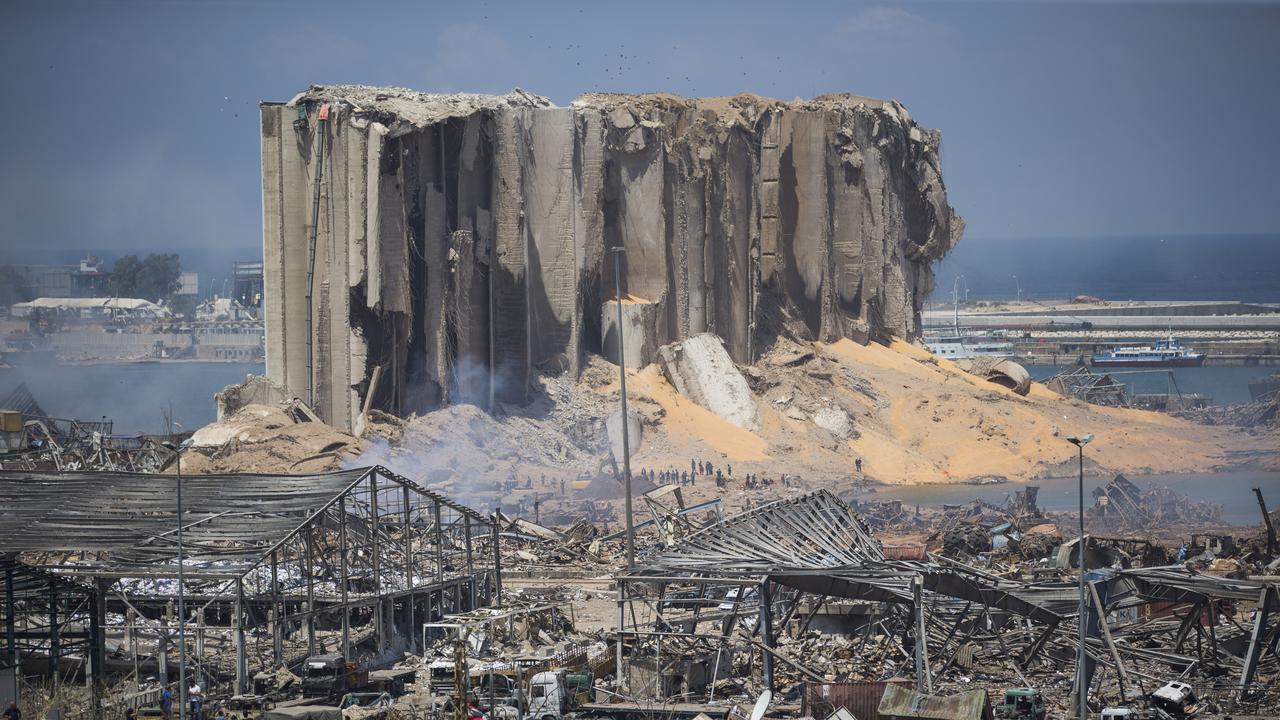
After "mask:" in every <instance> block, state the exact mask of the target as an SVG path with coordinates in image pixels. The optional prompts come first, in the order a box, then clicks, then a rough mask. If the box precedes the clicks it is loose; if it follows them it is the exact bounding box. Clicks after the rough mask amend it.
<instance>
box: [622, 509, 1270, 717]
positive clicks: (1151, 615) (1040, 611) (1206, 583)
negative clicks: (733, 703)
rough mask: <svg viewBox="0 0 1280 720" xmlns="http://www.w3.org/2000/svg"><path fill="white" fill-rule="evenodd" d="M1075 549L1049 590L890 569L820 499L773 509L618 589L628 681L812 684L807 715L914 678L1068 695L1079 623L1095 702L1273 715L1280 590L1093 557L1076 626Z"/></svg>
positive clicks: (900, 563) (666, 694)
mask: <svg viewBox="0 0 1280 720" xmlns="http://www.w3.org/2000/svg"><path fill="white" fill-rule="evenodd" d="M1067 547H1068V561H1069V562H1070V564H1071V566H1069V567H1063V568H1059V572H1058V573H1055V575H1060V576H1061V577H1054V578H1053V579H1046V578H1043V577H1042V578H1031V579H1025V578H1023V577H1020V576H1018V575H1016V574H1015V575H1012V576H1011V575H1010V574H1009V573H999V574H997V573H996V572H995V571H993V570H986V569H982V568H979V567H976V566H973V565H969V564H966V563H963V562H960V561H958V560H955V559H952V558H949V557H944V556H942V555H935V554H930V555H928V556H927V557H924V558H923V559H920V560H897V559H890V558H888V557H886V555H885V553H884V551H883V550H882V547H881V544H880V542H879V541H878V540H876V538H875V537H874V536H873V535H872V534H871V533H870V531H869V529H868V527H867V525H866V524H865V522H864V520H863V519H862V518H861V517H860V516H859V515H858V514H857V513H856V512H854V511H853V510H852V509H851V508H849V507H848V506H847V505H845V504H844V503H843V502H841V501H840V500H839V499H837V498H836V497H834V496H833V495H830V494H829V493H826V492H825V491H819V492H815V493H809V494H806V495H802V496H799V497H796V498H793V499H789V500H782V501H778V502H775V503H771V504H769V505H766V506H764V507H761V508H758V509H756V510H752V511H749V512H746V513H743V514H741V515H738V516H735V517H732V518H729V519H727V520H724V521H721V522H718V523H716V524H713V525H711V526H708V527H706V528H704V529H702V530H701V531H699V532H697V533H695V534H693V535H691V536H689V537H687V538H686V539H685V540H684V541H682V542H680V543H678V544H675V545H673V546H672V547H670V548H667V549H665V550H662V551H660V552H658V553H657V554H656V555H655V556H654V557H652V558H650V559H649V560H648V561H647V562H645V563H643V564H642V565H640V566H639V567H638V568H637V569H636V570H635V571H633V572H629V573H622V574H620V575H619V576H618V577H617V581H618V603H619V611H618V628H617V630H618V632H617V635H616V643H617V648H616V649H617V658H618V662H619V663H620V664H621V665H622V667H623V668H624V669H623V673H622V677H621V678H620V679H621V683H620V686H621V687H622V688H624V689H623V690H622V692H624V693H625V694H629V695H632V696H639V697H646V698H651V699H653V700H655V701H669V700H670V699H671V698H673V697H677V696H686V697H687V696H690V695H692V696H698V697H709V698H715V697H716V696H718V695H721V696H723V695H728V696H734V695H737V694H740V693H742V692H744V691H746V692H748V693H749V694H754V693H758V692H761V691H762V690H766V689H767V690H770V691H774V692H776V693H778V697H781V698H783V699H785V698H791V699H793V700H794V699H799V698H798V697H797V694H798V693H800V692H801V691H802V690H804V689H805V688H807V690H805V694H806V698H807V699H806V700H805V702H806V703H807V704H809V705H812V704H813V703H814V702H815V698H814V697H809V696H808V695H807V693H808V692H809V691H817V692H819V693H827V694H829V693H830V686H831V684H833V683H834V684H837V685H839V684H842V683H843V684H848V683H850V682H852V683H853V684H854V685H859V684H862V685H866V686H868V689H871V688H874V690H875V692H876V693H877V694H876V697H875V699H876V700H879V698H880V695H879V694H878V693H882V692H883V683H884V681H886V680H889V679H892V678H902V677H906V678H912V679H913V681H914V688H915V691H916V692H918V693H922V694H925V695H929V694H933V693H942V694H949V693H953V692H959V691H963V690H970V689H972V688H973V686H972V685H970V683H971V682H977V681H979V679H980V678H985V679H986V681H987V683H991V682H998V681H999V680H1001V679H1004V680H1006V681H1007V682H1008V681H1010V680H1011V681H1012V684H1015V685H1020V686H1025V687H1028V688H1031V687H1034V688H1039V690H1040V691H1042V692H1044V693H1045V696H1046V699H1052V700H1054V701H1059V700H1064V699H1065V697H1067V695H1066V690H1067V687H1066V686H1067V685H1068V684H1070V683H1071V678H1070V676H1069V675H1066V674H1064V673H1063V668H1071V667H1073V666H1074V658H1075V652H1076V648H1077V647H1078V640H1077V638H1078V633H1079V627H1080V625H1079V624H1080V622H1082V621H1083V622H1084V624H1085V631H1086V636H1087V638H1088V639H1087V642H1086V652H1087V659H1086V675H1085V677H1086V682H1087V683H1088V684H1089V685H1090V687H1091V690H1090V697H1091V702H1097V703H1098V704H1099V706H1101V705H1102V704H1104V703H1105V702H1112V703H1116V704H1124V703H1132V702H1134V701H1137V700H1141V699H1142V698H1143V697H1145V696H1147V695H1149V694H1150V693H1151V691H1153V690H1155V689H1156V688H1158V687H1160V686H1161V685H1162V684H1164V683H1165V682H1167V681H1169V680H1171V679H1175V678H1176V679H1178V680H1185V681H1187V682H1190V683H1192V684H1193V685H1195V686H1196V687H1197V689H1198V691H1199V692H1200V696H1201V699H1202V700H1206V701H1208V702H1210V703H1212V704H1213V705H1214V706H1217V707H1220V708H1227V707H1234V708H1236V709H1237V711H1242V712H1243V711H1255V712H1256V711H1259V707H1260V706H1261V707H1262V708H1264V709H1265V708H1274V705H1275V703H1276V698H1275V697H1267V698H1265V699H1264V698H1263V697H1262V696H1263V695H1269V693H1268V692H1267V690H1266V688H1267V686H1268V683H1260V682H1257V680H1258V677H1259V673H1266V674H1267V675H1268V676H1271V675H1274V674H1275V672H1276V670H1277V667H1278V665H1277V661H1278V660H1280V657H1278V656H1277V654H1276V643H1277V634H1278V633H1280V622H1277V620H1280V618H1277V617H1276V614H1275V613H1276V610H1277V609H1280V605H1278V604H1277V603H1278V601H1280V598H1277V590H1278V587H1277V585H1276V583H1275V582H1274V581H1272V580H1264V581H1259V580H1243V579H1229V578H1225V577H1218V576H1215V575H1209V574H1199V573H1196V572H1194V571H1191V570H1189V569H1188V568H1187V567H1185V566H1182V565H1174V566H1158V567H1140V566H1134V567H1129V568H1127V569H1119V568H1115V567H1109V566H1107V565H1106V564H1105V563H1106V562H1107V561H1108V560H1109V559H1110V558H1109V556H1107V555H1106V554H1105V553H1102V552H1096V553H1095V551H1094V550H1095V549H1094V547H1093V546H1092V545H1090V549H1089V552H1087V553H1086V563H1085V564H1086V568H1085V570H1086V578H1085V579H1086V588H1087V595H1086V597H1087V603H1086V610H1085V617H1084V618H1083V619H1082V618H1080V617H1079V614H1078V611H1077V607H1078V606H1077V603H1078V599H1079V598H1078V595H1077V587H1076V582H1075V581H1074V580H1073V579H1071V580H1069V579H1068V578H1069V576H1070V575H1073V574H1075V573H1077V572H1079V569H1078V568H1079V564H1080V562H1079V559H1078V556H1079V553H1078V550H1076V549H1075V548H1076V547H1078V546H1075V547H1072V546H1070V545H1068V546H1067ZM1095 555H1096V557H1095ZM1104 558H1106V559H1105V560H1104ZM624 658H628V659H629V662H627V663H624V662H623V659H624ZM628 672H629V673H630V675H628V674H627V673H628ZM1104 676H1105V677H1104ZM985 684H986V683H984V685H985ZM824 687H825V688H827V689H826V690H823V688H824ZM979 687H982V685H980V686H979ZM1071 693H1072V694H1071V695H1070V697H1076V693H1077V691H1076V689H1075V688H1074V687H1073V688H1071ZM1060 709H1061V710H1062V711H1063V712H1065V710H1066V707H1065V703H1063V705H1062V706H1061V708H1060ZM881 712H883V710H882V711H881ZM870 716H871V717H874V716H875V715H874V714H872V715H870ZM857 717H867V715H858V716H857ZM939 717H941V716H939Z"/></svg>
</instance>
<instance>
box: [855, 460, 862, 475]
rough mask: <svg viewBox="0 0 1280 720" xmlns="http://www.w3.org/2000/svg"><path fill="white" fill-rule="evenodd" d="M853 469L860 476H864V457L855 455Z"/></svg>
mask: <svg viewBox="0 0 1280 720" xmlns="http://www.w3.org/2000/svg"><path fill="white" fill-rule="evenodd" d="M853 469H854V470H856V471H857V472H858V474H859V475H861V474H862V456H861V455H855V456H854V457H853Z"/></svg>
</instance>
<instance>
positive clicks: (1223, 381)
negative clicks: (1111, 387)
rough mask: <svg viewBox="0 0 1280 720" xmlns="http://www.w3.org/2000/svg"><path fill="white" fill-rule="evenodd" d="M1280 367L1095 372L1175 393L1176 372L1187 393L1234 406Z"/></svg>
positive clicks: (1039, 371) (1041, 371)
mask: <svg viewBox="0 0 1280 720" xmlns="http://www.w3.org/2000/svg"><path fill="white" fill-rule="evenodd" d="M1025 367H1026V368H1027V372H1029V373H1031V377H1032V378H1033V379H1035V380H1046V379H1048V378H1050V377H1053V376H1054V375H1057V374H1058V373H1060V372H1063V371H1066V370H1071V369H1072V368H1071V366H1056V367H1055V366H1053V365H1027V366H1025ZM1276 370H1277V368H1274V367H1242V366H1239V365H1206V366H1202V367H1182V368H1158V369H1143V370H1142V371H1141V372H1136V371H1134V370H1122V369H1116V370H1115V371H1114V372H1113V371H1112V370H1111V369H1110V368H1106V369H1103V368H1099V369H1096V370H1094V371H1093V372H1095V373H1111V375H1112V377H1113V378H1114V379H1115V380H1116V382H1122V383H1124V384H1126V385H1128V386H1129V391H1130V392H1135V393H1143V394H1147V393H1164V392H1172V391H1173V387H1172V386H1171V385H1170V384H1169V372H1170V371H1172V372H1173V381H1174V383H1176V385H1177V389H1178V390H1179V391H1181V392H1183V393H1186V394H1198V395H1208V396H1210V397H1212V398H1213V404H1215V405H1233V404H1236V403H1247V402H1249V381H1250V380H1251V379H1253V378H1257V377H1265V376H1267V375H1270V374H1271V373H1273V372H1276Z"/></svg>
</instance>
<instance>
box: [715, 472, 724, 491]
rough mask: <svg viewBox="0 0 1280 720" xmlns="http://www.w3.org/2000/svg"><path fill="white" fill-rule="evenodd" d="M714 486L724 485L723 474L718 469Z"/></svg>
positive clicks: (720, 486)
mask: <svg viewBox="0 0 1280 720" xmlns="http://www.w3.org/2000/svg"><path fill="white" fill-rule="evenodd" d="M716 487H718V488H722V487H724V474H723V473H721V472H720V471H719V470H717V471H716Z"/></svg>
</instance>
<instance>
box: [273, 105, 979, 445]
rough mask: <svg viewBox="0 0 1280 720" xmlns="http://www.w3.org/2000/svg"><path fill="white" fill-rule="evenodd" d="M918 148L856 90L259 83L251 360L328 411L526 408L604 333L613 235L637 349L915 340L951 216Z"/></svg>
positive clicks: (921, 134) (954, 222)
mask: <svg viewBox="0 0 1280 720" xmlns="http://www.w3.org/2000/svg"><path fill="white" fill-rule="evenodd" d="M326 107H327V113H328V114H327V120H325V121H324V123H323V124H322V123H321V122H320V119H319V115H320V111H321V109H322V108H326ZM322 128H323V133H321V132H320V131H321V129H322ZM939 142H940V141H939V136H938V134H937V132H935V131H932V130H927V129H923V128H920V127H919V126H917V125H916V124H915V122H914V121H912V120H911V118H910V116H909V115H908V114H907V112H906V110H905V109H904V108H903V107H902V106H901V105H899V104H898V103H896V102H893V101H881V100H873V99H869V98H861V97H855V96H851V95H827V96H822V97H819V98H815V99H813V100H809V101H793V102H790V103H784V102H779V101H776V100H770V99H767V98H761V97H756V96H751V95H740V96H736V97H732V98H706V99H686V98H679V97H675V96H670V95H642V96H633V95H604V94H593V95H586V96H583V97H581V98H579V99H578V100H577V101H575V102H574V103H572V104H571V106H570V107H567V108H557V107H553V106H552V105H551V103H549V102H548V101H547V100H545V99H544V98H540V97H537V96H534V95H530V94H528V93H525V92H522V91H515V92H512V93H510V94H508V95H505V96H486V95H465V94H458V95H433V94H427V93H418V92H414V91H411V90H404V89H397V88H369V87H363V86H328V87H325V86H316V87H313V88H311V89H310V90H308V91H306V92H303V93H300V94H299V95H298V96H297V97H295V98H294V99H293V100H291V101H290V102H288V103H264V104H263V105H262V180H263V243H264V259H265V274H266V283H267V292H266V317H267V327H268V337H267V373H268V376H269V377H270V378H271V380H272V381H274V382H276V383H277V384H280V385H282V386H284V387H286V388H288V389H289V391H290V392H292V393H294V394H296V395H298V396H299V397H302V398H303V399H304V400H307V401H308V402H310V403H311V404H312V405H313V406H314V407H315V408H316V409H317V411H318V412H319V413H320V414H321V415H322V416H323V417H324V418H325V419H326V420H327V421H329V422H331V423H333V424H335V425H337V426H339V427H351V425H352V423H353V422H354V419H355V418H356V417H358V416H359V414H360V412H361V409H362V406H363V404H364V403H365V401H366V399H370V398H369V396H370V394H372V398H371V399H370V400H371V405H372V406H373V407H376V408H379V409H383V410H386V411H390V412H393V413H398V414H408V413H411V412H421V411H425V410H429V409H431V408H433V407H437V406H439V405H441V404H445V403H451V402H470V403H476V404H479V405H482V406H487V405H489V404H490V403H491V402H492V401H494V400H501V401H505V402H524V401H526V400H527V399H528V392H529V391H528V388H529V380H530V376H531V372H532V369H533V368H535V367H538V366H541V365H543V364H544V363H548V362H550V363H552V364H554V365H555V366H556V367H561V368H567V369H568V370H569V371H571V372H573V373H576V372H577V371H578V370H579V368H580V367H581V366H582V363H583V357H584V354H585V353H587V352H601V351H602V349H603V348H604V345H605V343H606V341H607V335H608V333H607V325H608V323H609V322H610V321H609V320H608V319H607V315H608V313H607V312H602V308H606V301H607V299H608V298H609V297H612V296H613V266H612V257H611V256H612V253H610V252H608V249H609V248H612V247H621V248H624V249H625V250H626V254H625V256H624V257H623V259H622V273H621V274H622V284H623V288H622V290H623V293H624V294H625V295H627V296H630V297H634V298H638V299H641V300H643V301H645V302H646V303H648V304H650V305H651V306H652V317H651V318H649V317H646V318H644V327H645V335H644V337H645V339H646V342H651V344H652V346H653V347H656V346H658V345H662V344H665V343H670V342H675V341H679V340H681V339H684V338H687V337H690V336H693V335H697V334H699V333H703V332H711V333H715V334H716V335H718V336H719V337H721V338H722V339H723V340H724V344H725V349H726V350H727V352H728V354H729V356H730V357H731V358H732V359H733V360H734V361H736V362H739V363H750V362H752V361H753V360H754V356H755V354H756V352H757V349H758V347H759V346H760V344H761V342H762V341H763V340H766V339H767V338H768V337H769V336H770V335H771V334H774V333H777V332H788V333H791V334H794V335H799V336H804V337H809V338H813V339H822V340H834V339H838V338H840V337H852V338H856V339H861V338H864V337H865V336H866V335H867V334H868V333H889V334H895V335H899V336H912V335H914V334H916V333H917V332H918V330H919V326H920V319H919V315H920V310H921V306H922V304H923V302H924V298H925V297H926V296H927V295H928V293H929V291H930V290H931V289H932V286H933V274H932V270H931V264H932V263H933V262H934V261H936V260H938V259H939V258H941V257H942V256H943V254H945V253H946V252H947V251H948V250H949V249H950V248H951V247H952V246H953V245H954V243H955V242H956V241H957V240H958V238H959V236H960V233H961V231H962V229H963V221H961V220H960V219H959V218H958V217H956V216H955V214H954V213H953V212H952V210H951V208H950V207H949V206H948V205H947V201H946V190H945V187H944V185H943V183H942V176H941V170H940V166H939V161H938V148H939ZM321 148H323V155H324V160H323V163H320V155H321ZM317 174H318V175H319V177H318V179H319V183H318V184H317V183H316V180H317ZM317 188H318V193H317ZM317 201H318V205H319V208H320V213H319V223H318V227H316V228H312V227H311V213H312V208H313V204H315V203H316V202H317ZM313 238H314V241H313ZM313 259H314V267H315V273H314V276H313V277H312V278H311V280H310V283H311V285H310V287H309V288H308V285H307V283H308V272H309V268H310V266H311V263H312V262H313ZM308 305H309V306H310V309H311V322H310V323H308V321H307V309H308ZM646 312H648V311H646ZM630 362H631V358H630V357H628V363H629V364H630ZM379 367H380V368H382V371H381V373H380V380H379V382H378V383H377V386H376V387H371V385H372V380H373V378H374V377H375V376H374V369H375V368H379Z"/></svg>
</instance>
